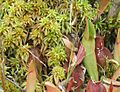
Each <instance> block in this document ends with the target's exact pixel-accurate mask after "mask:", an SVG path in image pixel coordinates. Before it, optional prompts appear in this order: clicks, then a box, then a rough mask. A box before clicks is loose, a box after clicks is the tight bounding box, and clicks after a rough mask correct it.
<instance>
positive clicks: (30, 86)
mask: <svg viewBox="0 0 120 92" xmlns="http://www.w3.org/2000/svg"><path fill="white" fill-rule="evenodd" d="M36 80H37V78H36V72H35V66H34V63H33V61H31V62H30V63H29V68H28V75H27V85H26V92H35V85H36Z"/></svg>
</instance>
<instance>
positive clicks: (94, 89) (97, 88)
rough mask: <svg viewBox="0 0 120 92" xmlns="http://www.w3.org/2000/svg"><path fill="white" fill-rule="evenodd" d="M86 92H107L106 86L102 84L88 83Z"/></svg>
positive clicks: (90, 81)
mask: <svg viewBox="0 0 120 92" xmlns="http://www.w3.org/2000/svg"><path fill="white" fill-rule="evenodd" d="M86 92H106V89H105V87H104V85H103V84H102V83H101V82H96V83H95V82H93V81H92V80H89V81H88V84H87V87H86Z"/></svg>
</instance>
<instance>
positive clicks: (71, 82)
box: [66, 78, 73, 92]
mask: <svg viewBox="0 0 120 92" xmlns="http://www.w3.org/2000/svg"><path fill="white" fill-rule="evenodd" d="M72 86H73V78H71V79H70V80H69V83H68V85H67V89H66V92H70V90H71V88H72Z"/></svg>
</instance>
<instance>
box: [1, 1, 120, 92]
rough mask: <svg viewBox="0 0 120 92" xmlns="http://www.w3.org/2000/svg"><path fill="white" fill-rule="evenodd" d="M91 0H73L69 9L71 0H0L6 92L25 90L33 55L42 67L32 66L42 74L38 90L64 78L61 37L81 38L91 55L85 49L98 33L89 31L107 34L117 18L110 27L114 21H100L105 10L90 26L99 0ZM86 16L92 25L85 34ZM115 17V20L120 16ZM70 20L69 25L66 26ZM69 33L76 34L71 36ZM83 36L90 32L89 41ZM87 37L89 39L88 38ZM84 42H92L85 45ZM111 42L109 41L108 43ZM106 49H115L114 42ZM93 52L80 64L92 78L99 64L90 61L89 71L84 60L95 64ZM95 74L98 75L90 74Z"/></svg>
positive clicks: (63, 52)
mask: <svg viewBox="0 0 120 92" xmlns="http://www.w3.org/2000/svg"><path fill="white" fill-rule="evenodd" d="M90 1H91V0H75V1H73V2H72V9H71V8H70V4H71V2H70V0H0V64H1V66H0V69H1V71H2V70H4V72H3V73H1V71H0V73H1V75H5V76H4V77H5V78H4V79H5V87H6V90H7V92H20V91H23V90H25V89H26V84H27V83H26V79H27V75H28V74H29V72H28V68H29V63H30V59H31V55H32V56H33V58H32V59H33V61H34V62H36V61H38V62H39V61H40V62H42V63H41V65H40V66H39V65H38V66H37V65H35V66H36V70H38V71H40V74H36V75H37V77H38V75H39V76H40V78H41V79H40V80H41V81H39V80H37V83H36V91H37V90H39V89H40V90H41V91H43V90H45V86H44V82H45V81H51V82H53V83H55V84H58V83H59V82H61V81H63V80H65V79H66V76H67V74H66V72H65V69H64V68H63V65H64V64H65V63H66V62H67V63H68V60H67V59H68V56H67V53H66V50H65V46H64V42H63V40H62V38H63V37H65V35H66V36H68V37H69V36H70V37H69V39H72V40H73V43H76V40H75V39H76V37H80V39H82V38H83V39H82V43H83V45H84V47H85V48H86V52H87V54H89V50H90V52H91V53H92V50H94V46H95V41H94V40H95V36H94V37H93V35H96V34H95V33H92V32H93V31H94V32H95V31H96V30H97V33H100V35H102V36H106V35H109V32H108V30H109V29H111V28H113V29H115V28H117V27H118V23H117V22H116V23H115V25H114V23H113V20H107V19H106V20H104V16H105V17H106V16H107V12H108V11H106V13H105V14H103V15H104V16H101V17H100V18H99V20H98V21H97V22H96V24H93V23H92V22H91V21H93V19H94V17H95V16H96V13H97V8H98V3H96V4H95V6H94V7H92V6H91V4H90ZM119 15H120V14H119ZM70 16H71V19H70ZM86 18H87V19H88V22H90V24H91V25H92V28H91V25H90V26H89V25H88V26H89V27H87V28H88V30H87V31H89V33H88V32H87V31H85V33H84V30H85V26H86V21H85V19H86ZM89 20H90V21H89ZM117 21H119V17H118V19H117ZM71 22H72V24H70V23H71ZM107 24H108V25H107ZM93 26H94V27H95V28H93ZM92 30H93V31H92ZM72 33H73V34H74V35H75V36H76V37H74V36H73V37H72V36H71V34H72ZM83 34H84V36H83ZM114 34H115V33H114ZM87 36H88V37H89V36H91V37H92V38H93V39H91V38H90V39H87V40H88V41H87V40H86V37H87ZM106 38H108V36H107V37H106ZM109 38H110V37H109ZM91 40H92V42H90V41H91ZM88 43H90V46H89V48H88ZM91 43H93V44H91ZM110 45H111V44H110V43H108V44H107V45H106V46H108V47H109V46H110ZM92 47H93V48H92ZM33 48H34V49H35V50H34V49H33ZM36 48H37V49H36ZM91 48H92V49H91ZM109 48H110V49H112V50H113V45H112V46H111V47H109ZM32 49H33V51H32ZM35 51H36V52H35ZM36 53H37V54H38V56H37V57H36ZM75 53H76V52H75ZM92 54H93V56H94V57H93V58H92V57H91V56H89V55H88V57H86V58H85V60H84V64H85V67H86V68H87V71H88V74H89V76H90V78H92V79H93V80H98V71H97V64H96V63H94V67H93V68H94V69H93V68H92V69H93V71H92V70H90V69H91V67H89V64H91V63H88V61H89V60H91V61H95V62H96V59H95V55H94V53H92ZM34 64H36V63H34ZM43 64H44V65H43ZM3 66H4V67H3ZM94 72H95V73H96V74H97V75H94V74H93V73H94ZM1 75H0V78H1ZM87 77H88V75H87ZM0 86H1V79H0ZM7 87H8V88H7ZM40 90H39V91H40ZM39 91H37V92H39Z"/></svg>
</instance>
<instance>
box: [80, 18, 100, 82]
mask: <svg viewBox="0 0 120 92" xmlns="http://www.w3.org/2000/svg"><path fill="white" fill-rule="evenodd" d="M95 36H96V32H95V29H94V25H93V23H92V22H91V21H90V20H89V19H87V18H86V30H85V32H84V36H83V39H82V44H83V46H84V47H85V49H86V56H85V58H84V61H83V63H84V65H85V67H86V69H87V71H88V74H89V76H90V78H91V79H92V80H95V81H98V70H97V63H96V56H95Z"/></svg>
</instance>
